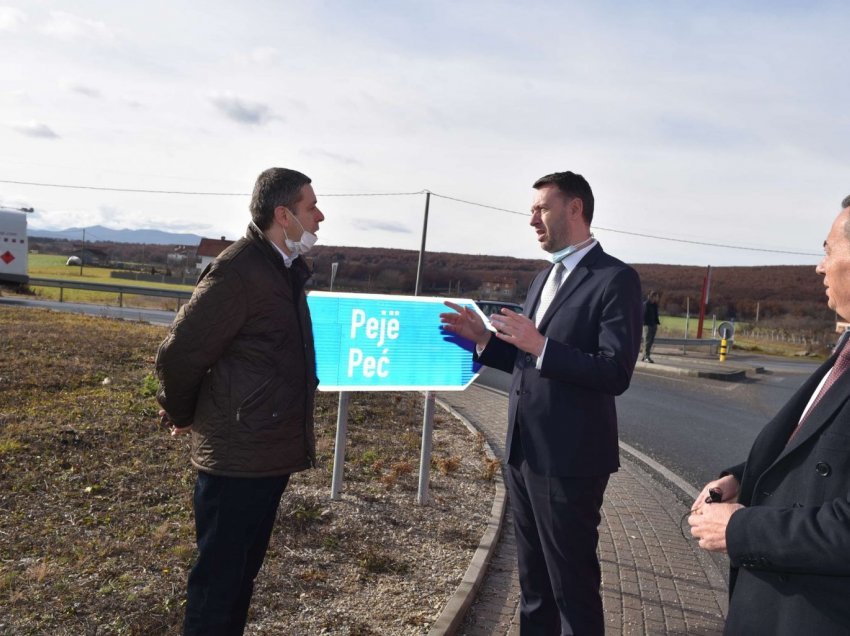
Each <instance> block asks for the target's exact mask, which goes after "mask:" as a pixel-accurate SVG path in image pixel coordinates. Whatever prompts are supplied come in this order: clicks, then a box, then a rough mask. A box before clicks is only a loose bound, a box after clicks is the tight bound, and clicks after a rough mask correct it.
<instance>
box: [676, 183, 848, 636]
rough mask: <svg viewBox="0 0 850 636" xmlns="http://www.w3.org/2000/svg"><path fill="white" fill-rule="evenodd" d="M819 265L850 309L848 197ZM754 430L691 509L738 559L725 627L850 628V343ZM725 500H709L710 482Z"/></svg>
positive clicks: (837, 301) (694, 526) (843, 310)
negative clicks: (738, 456)
mask: <svg viewBox="0 0 850 636" xmlns="http://www.w3.org/2000/svg"><path fill="white" fill-rule="evenodd" d="M842 208H843V209H842V211H841V213H840V214H839V215H838V217H837V218H836V219H835V221H834V222H833V224H832V228H831V230H830V232H829V235H828V236H827V239H826V241H824V252H825V255H824V257H823V259H822V260H821V262H820V264H819V265H818V266H817V272H818V274H820V275H821V276H823V283H824V285H825V286H826V296H827V298H828V304H829V308H830V309H832V310H833V311H835V312H836V313H837V314H838V315H840V316H843V317H844V318H847V317H848V316H850V197H847V198H845V199H844V201H843V202H842ZM846 340H847V338H846V337H844V338H842V339H841V341H840V342H839V344H838V346H837V347H836V348H835V349H836V350H835V352H834V353H833V355H832V356H831V357H830V358H829V360H827V361H826V362H825V363H824V364H823V365H822V366H821V367H820V368H819V369H818V370H817V371H816V372H815V373H814V374H813V375H812V376H811V377H810V378H809V379H808V380H807V381H806V382H805V383H804V384H803V386H802V387H800V389H799V390H798V391H797V392H796V393H795V394H794V396H793V397H792V398H791V399H790V400H789V402H788V403H787V404H786V405H785V406H784V407H783V408H782V409H781V410H780V411H779V413H778V414H777V415H776V417H774V418H773V420H771V421H770V422H769V423H768V424H767V426H765V428H764V429H763V430H762V432H761V433H760V434H759V435H758V437H757V438H756V440H755V442H754V444H753V447H752V449H751V450H750V454H749V457H748V458H747V461H746V462H745V463H743V464H741V465H739V466H735V467H733V468H730V469H728V470H727V471H725V472H724V473H723V475H722V476H721V477H720V479H717V480H715V481H712V482H709V483H708V484H706V486H705V488H704V489H703V491H702V493H700V495H699V497H698V498H697V500H696V501H695V502H694V505H693V513H692V514H691V516H690V518H689V523H690V525H691V533H692V534H693V536H694V537H696V538H698V539H699V544H700V546H701V547H703V548H705V549H706V550H712V551H717V552H727V553H728V555H729V561H730V564H731V574H730V580H729V592H730V600H729V615H728V618H727V621H726V631H725V633H726V634H734V635H744V634H746V635H748V636H750V635H753V634H770V635H780V636H781V635H785V634H787V635H789V636H790V635H792V634H793V635H795V636H796V635H798V634H817V635H818V636H827V635H831V634H850V373H846V372H845V370H847V369H848V368H850V344H847V342H846ZM712 488H715V489H719V491H720V498H721V502H719V503H707V502H706V499H710V495H709V490H710V489H712Z"/></svg>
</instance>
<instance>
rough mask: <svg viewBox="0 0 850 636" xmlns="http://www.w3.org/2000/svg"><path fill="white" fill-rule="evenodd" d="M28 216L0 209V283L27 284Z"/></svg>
mask: <svg viewBox="0 0 850 636" xmlns="http://www.w3.org/2000/svg"><path fill="white" fill-rule="evenodd" d="M27 253H28V248H27V215H26V213H25V212H19V211H17V210H9V209H2V208H0V283H20V284H26V283H27V282H28V281H29V276H28V274H27Z"/></svg>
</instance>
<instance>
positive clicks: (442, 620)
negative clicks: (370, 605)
mask: <svg viewBox="0 0 850 636" xmlns="http://www.w3.org/2000/svg"><path fill="white" fill-rule="evenodd" d="M436 402H437V404H438V405H439V406H440V408H442V409H443V410H445V411H447V412H449V413H450V414H451V415H453V416H454V417H455V418H457V419H458V420H460V421H461V422H462V423H463V425H464V426H466V428H468V429H469V430H470V431H472V432H473V433H475V434H478V433H479V431H478V429H477V428H475V426H473V425H472V423H471V422H470V421H469V420H468V419H466V418H465V417H464V416H463V415H461V414H460V413H458V412H457V411H456V410H455V409H453V408H452V407H451V406H449V405H448V404H446V403H445V402H443V401H442V400H441V399H439V398H437V400H436ZM483 444H484V449H485V453H486V454H487V458H488V459H491V460H493V459H497V457H496V454H495V453H494V452H493V449H492V448H491V447H490V444H489V443H487V441H486V440H483ZM494 481H495V486H496V492H495V493H494V495H493V507H492V508H491V510H490V520H489V521H488V522H487V528H486V529H485V530H484V534H483V535H481V540H480V541H479V543H478V548H477V549H476V550H475V554H473V555H472V561H470V563H469V567H468V568H466V572H465V573H464V575H463V579H462V580H461V582H460V585H458V587H457V589H456V590H455V593H454V594H453V595H452V597H451V598H450V599H449V601H448V603H446V605H445V607H443V611H442V612H440V616H439V617H438V618H437V620H436V621H435V622H434V624H433V625H432V626H431V630H430V631H429V632H428V634H429V636H451V635H452V634H456V633H457V632H458V630H459V629H460V627H461V625H462V624H463V621H464V619H465V618H466V612H467V610H468V609H469V606H470V605H472V602H473V601H474V600H475V596H476V594H477V593H478V589H479V588H480V587H481V583H482V581H483V580H484V576H485V575H486V574H487V566H488V565H489V563H490V558H491V557H492V556H493V551H494V550H495V548H496V544H497V543H498V542H499V537H500V536H501V534H502V522H503V521H504V518H505V506H506V504H507V493H506V490H505V482H504V480H503V479H502V471H501V465H500V466H499V470H498V471H497V472H496V473H495V476H494Z"/></svg>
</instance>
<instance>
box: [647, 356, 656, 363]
mask: <svg viewBox="0 0 850 636" xmlns="http://www.w3.org/2000/svg"><path fill="white" fill-rule="evenodd" d="M644 360H646V361H647V362H649V363H650V364H655V360H653V359H652V358H650V357H649V356H646V358H644Z"/></svg>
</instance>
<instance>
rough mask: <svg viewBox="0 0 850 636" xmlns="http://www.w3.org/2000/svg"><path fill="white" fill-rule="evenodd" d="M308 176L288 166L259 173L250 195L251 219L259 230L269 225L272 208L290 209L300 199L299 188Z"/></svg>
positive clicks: (271, 217) (272, 214)
mask: <svg viewBox="0 0 850 636" xmlns="http://www.w3.org/2000/svg"><path fill="white" fill-rule="evenodd" d="M310 182H311V179H310V177H308V176H307V175H305V174H301V173H300V172H298V171H297V170H290V169H288V168H269V169H268V170H264V171H263V172H262V173H260V176H259V177H257V182H256V183H255V184H254V193H253V194H252V195H251V219H252V220H253V221H254V223H255V224H256V225H257V227H259V228H260V229H261V230H263V231H265V230H267V229H269V228H270V227H271V224H272V219H273V218H274V209H275V208H276V207H278V206H281V205H282V206H284V207H287V208H289V209H290V210H292V208H293V206H294V205H295V204H296V203H298V201H300V200H301V188H303V187H304V186H305V185H307V184H308V183H310Z"/></svg>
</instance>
